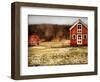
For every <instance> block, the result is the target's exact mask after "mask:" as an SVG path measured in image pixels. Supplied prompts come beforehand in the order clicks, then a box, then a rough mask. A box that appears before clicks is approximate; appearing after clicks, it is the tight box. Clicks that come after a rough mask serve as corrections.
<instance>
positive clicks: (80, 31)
mask: <svg viewBox="0 0 100 82" xmlns="http://www.w3.org/2000/svg"><path fill="white" fill-rule="evenodd" d="M77 33H82V25H81V24H78V25H77Z"/></svg>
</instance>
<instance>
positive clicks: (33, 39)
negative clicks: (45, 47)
mask: <svg viewBox="0 0 100 82" xmlns="http://www.w3.org/2000/svg"><path fill="white" fill-rule="evenodd" d="M39 41H40V38H39V36H38V35H36V34H32V35H30V36H29V38H28V45H29V46H36V45H39Z"/></svg>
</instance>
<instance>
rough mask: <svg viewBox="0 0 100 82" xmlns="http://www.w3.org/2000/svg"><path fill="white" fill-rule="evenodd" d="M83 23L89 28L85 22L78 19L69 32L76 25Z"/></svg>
mask: <svg viewBox="0 0 100 82" xmlns="http://www.w3.org/2000/svg"><path fill="white" fill-rule="evenodd" d="M79 22H80V23H81V24H83V25H84V26H85V27H86V28H87V27H88V26H87V25H86V24H85V23H84V22H83V21H81V20H80V19H78V20H77V21H76V22H75V23H74V24H73V25H72V26H71V27H70V29H69V30H71V29H72V28H73V27H74V26H75V25H76V24H78V23H79Z"/></svg>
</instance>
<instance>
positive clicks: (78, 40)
mask: <svg viewBox="0 0 100 82" xmlns="http://www.w3.org/2000/svg"><path fill="white" fill-rule="evenodd" d="M77 45H82V34H77Z"/></svg>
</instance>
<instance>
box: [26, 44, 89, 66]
mask: <svg viewBox="0 0 100 82" xmlns="http://www.w3.org/2000/svg"><path fill="white" fill-rule="evenodd" d="M43 44H45V45H43ZM47 44H48V45H49V44H50V45H51V43H42V44H40V46H35V47H29V49H28V65H29V66H49V65H70V64H87V63H88V60H87V59H88V54H87V47H65V48H57V47H59V46H61V45H60V44H61V43H59V44H58V43H56V44H55V43H52V47H51V46H50V47H48V46H46V45H47ZM55 45H56V48H53V47H55Z"/></svg>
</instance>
